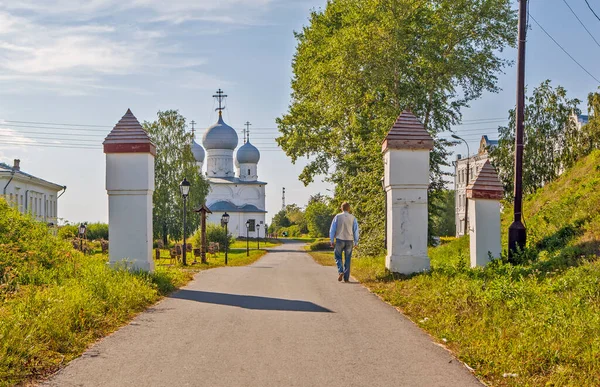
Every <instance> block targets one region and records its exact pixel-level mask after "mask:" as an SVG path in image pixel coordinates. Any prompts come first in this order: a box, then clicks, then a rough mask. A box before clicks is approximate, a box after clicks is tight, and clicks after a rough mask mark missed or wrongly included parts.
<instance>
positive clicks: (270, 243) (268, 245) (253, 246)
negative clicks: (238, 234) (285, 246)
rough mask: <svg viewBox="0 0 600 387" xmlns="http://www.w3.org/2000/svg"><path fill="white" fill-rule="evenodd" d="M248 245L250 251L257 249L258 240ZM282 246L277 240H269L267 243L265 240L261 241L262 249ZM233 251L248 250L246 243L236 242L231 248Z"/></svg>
mask: <svg viewBox="0 0 600 387" xmlns="http://www.w3.org/2000/svg"><path fill="white" fill-rule="evenodd" d="M248 245H249V246H250V250H252V249H256V248H257V243H256V239H254V240H252V239H251V240H250V241H248ZM279 245H281V242H279V241H276V240H275V239H269V240H268V241H267V242H266V243H265V241H264V240H262V239H261V240H260V248H261V249H267V248H271V247H276V246H279ZM229 247H230V248H231V249H246V241H243V240H236V241H235V242H234V243H233V244H232V245H231V246H229Z"/></svg>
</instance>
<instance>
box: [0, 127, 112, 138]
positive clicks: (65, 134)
mask: <svg viewBox="0 0 600 387" xmlns="http://www.w3.org/2000/svg"><path fill="white" fill-rule="evenodd" d="M6 130H10V131H11V132H13V133H14V134H21V133H26V134H47V133H48V132H32V131H27V130H13V129H12V128H0V131H6ZM49 134H51V135H53V136H82V137H98V138H104V135H103V134H80V133H75V134H74V133H54V132H51V133H49Z"/></svg>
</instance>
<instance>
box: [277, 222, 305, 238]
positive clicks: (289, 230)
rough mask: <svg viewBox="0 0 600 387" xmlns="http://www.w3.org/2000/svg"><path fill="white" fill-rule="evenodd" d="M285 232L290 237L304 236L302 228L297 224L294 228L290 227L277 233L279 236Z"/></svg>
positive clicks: (283, 228)
mask: <svg viewBox="0 0 600 387" xmlns="http://www.w3.org/2000/svg"><path fill="white" fill-rule="evenodd" d="M284 232H286V233H287V236H288V237H299V236H301V235H302V232H301V230H300V226H298V225H297V224H294V225H293V226H289V227H282V228H280V229H279V231H278V232H277V233H278V234H279V235H283V233H284Z"/></svg>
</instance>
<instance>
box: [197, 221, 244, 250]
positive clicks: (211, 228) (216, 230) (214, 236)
mask: <svg viewBox="0 0 600 387" xmlns="http://www.w3.org/2000/svg"><path fill="white" fill-rule="evenodd" d="M228 236H229V245H230V246H231V245H232V244H233V243H234V242H235V238H234V237H233V235H231V234H229V235H226V234H225V228H223V227H221V226H219V225H217V224H207V225H206V243H210V242H216V243H218V244H219V246H221V247H223V246H225V243H226V242H227V237H228ZM192 240H193V244H194V247H196V248H200V246H202V232H201V229H198V231H196V233H195V234H194V236H193V237H192Z"/></svg>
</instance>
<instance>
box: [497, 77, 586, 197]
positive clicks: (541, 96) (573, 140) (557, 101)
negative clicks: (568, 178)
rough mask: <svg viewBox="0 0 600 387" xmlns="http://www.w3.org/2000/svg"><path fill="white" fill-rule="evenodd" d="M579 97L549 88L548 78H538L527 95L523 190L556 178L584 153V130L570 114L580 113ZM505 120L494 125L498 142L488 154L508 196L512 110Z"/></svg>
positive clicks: (511, 166)
mask: <svg viewBox="0 0 600 387" xmlns="http://www.w3.org/2000/svg"><path fill="white" fill-rule="evenodd" d="M580 102H581V101H579V100H578V99H576V98H569V97H568V96H567V91H566V90H565V89H564V88H563V87H561V86H558V87H556V88H553V87H552V86H551V84H550V81H549V80H546V81H544V82H542V83H541V84H540V85H539V86H538V87H536V88H535V89H534V90H533V93H532V94H531V96H529V97H528V98H527V101H526V106H525V121H524V140H523V141H524V149H523V192H524V193H525V194H529V193H533V192H535V191H536V190H537V189H538V188H541V187H542V186H544V185H545V184H546V183H549V182H551V181H553V180H554V179H556V178H557V177H558V175H559V174H560V173H561V172H562V171H563V170H564V169H566V168H570V167H571V166H572V165H573V164H574V163H575V161H577V159H579V158H580V157H581V156H583V155H585V154H588V153H589V151H590V150H589V149H588V145H587V140H586V137H587V136H586V135H585V131H583V130H581V131H580V130H578V128H577V126H576V124H575V121H574V120H573V119H571V115H572V114H580V110H579V109H578V108H577V106H578V104H579V103H580ZM508 114H509V124H508V126H505V127H500V128H498V132H499V140H498V146H497V147H495V148H493V149H491V151H490V156H491V160H492V163H493V164H494V167H495V168H496V170H497V171H498V175H499V176H500V180H501V181H502V184H503V185H504V190H505V194H506V196H507V198H508V199H512V197H513V191H514V157H515V156H514V151H515V125H516V122H515V110H514V109H512V110H510V111H509V113H508Z"/></svg>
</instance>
